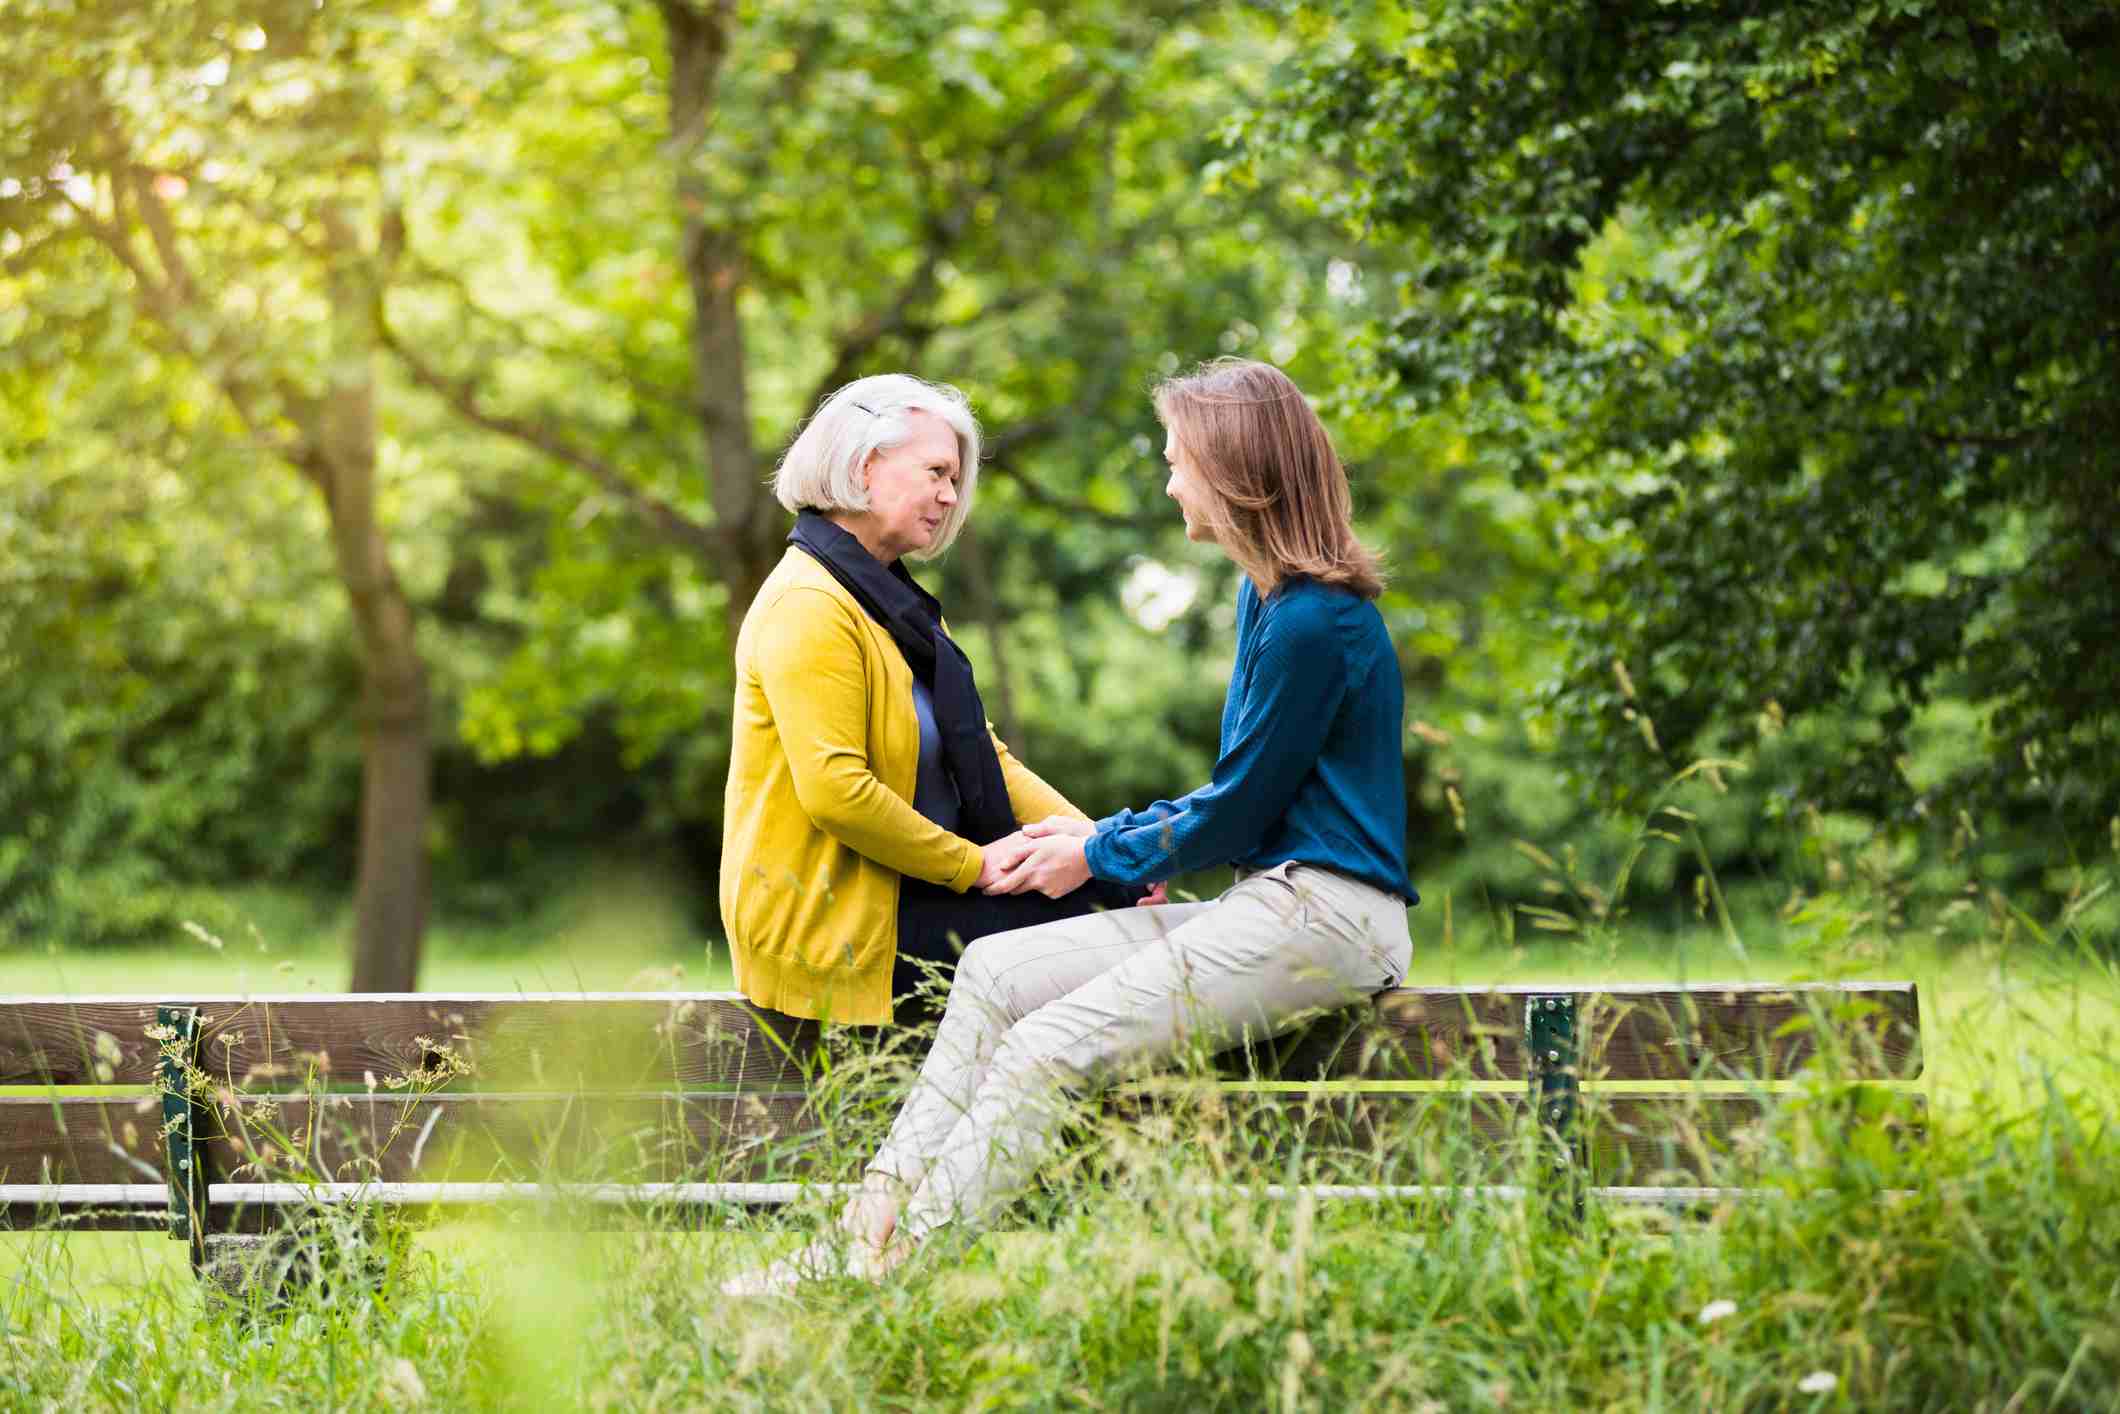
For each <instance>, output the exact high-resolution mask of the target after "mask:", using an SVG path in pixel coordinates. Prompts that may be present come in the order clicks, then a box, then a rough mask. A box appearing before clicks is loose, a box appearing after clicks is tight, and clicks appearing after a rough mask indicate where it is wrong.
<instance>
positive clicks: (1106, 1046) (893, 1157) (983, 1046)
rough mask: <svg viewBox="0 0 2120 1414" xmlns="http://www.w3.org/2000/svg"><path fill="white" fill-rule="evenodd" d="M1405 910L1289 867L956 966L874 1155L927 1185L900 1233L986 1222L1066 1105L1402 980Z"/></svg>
mask: <svg viewBox="0 0 2120 1414" xmlns="http://www.w3.org/2000/svg"><path fill="white" fill-rule="evenodd" d="M1411 949H1412V945H1411V943H1410V941H1409V940H1408V938H1407V933H1406V904H1405V901H1404V900H1403V899H1400V898H1398V897H1397V896H1396V895H1393V894H1390V893H1386V892H1384V891H1383V890H1381V889H1376V888H1372V887H1370V886H1369V885H1367V884H1364V883H1360V882H1358V881H1356V880H1354V879H1350V878H1348V877H1346V876H1345V875H1342V874H1337V873H1334V872H1333V871H1331V870H1329V869H1318V868H1313V867H1311V866H1308V865H1301V864H1282V865H1278V866H1276V867H1275V868H1272V869H1267V870H1262V871H1260V872H1258V873H1255V874H1251V875H1248V876H1246V877H1245V878H1243V879H1242V880H1241V881H1240V882H1238V883H1237V884H1236V885H1235V886H1234V887H1233V888H1231V889H1230V890H1229V891H1228V892H1227V893H1225V894H1223V895H1222V896H1221V897H1220V898H1218V899H1215V900H1213V901H1211V902H1208V903H1176V904H1163V905H1160V906H1153V907H1147V908H1127V909H1117V910H1114V911H1111V912H1108V913H1094V914H1090V915H1088V916H1086V917H1082V918H1071V919H1067V920H1065V921H1064V922H1059V923H1049V924H1044V925H1041V926H1039V927H1035V928H1022V929H1018V930H1016V931H1014V932H1009V933H996V934H993V935H991V936H989V937H985V938H981V939H979V940H978V941H977V942H974V943H973V944H972V945H971V946H970V947H969V948H967V949H966V950H965V953H964V956H963V958H962V959H960V960H959V962H958V964H957V973H956V979H955V981H954V982H953V983H952V985H951V988H950V998H949V1005H948V1008H947V1010H946V1011H945V1012H944V1013H943V1018H942V1023H941V1026H940V1027H939V1028H938V1030H937V1032H936V1036H935V1044H934V1047H933V1049H932V1050H930V1051H929V1052H928V1057H927V1060H926V1062H925V1064H923V1065H922V1066H921V1069H920V1076H919V1079H918V1080H917V1081H915V1083H914V1086H913V1090H912V1093H911V1095H910V1096H909V1097H908V1098H907V1100H906V1104H905V1108H904V1109H902V1110H901V1111H899V1114H898V1118H897V1120H896V1121H895V1122H894V1123H893V1125H892V1127H891V1134H890V1137H889V1138H888V1139H887V1140H886V1141H885V1142H884V1145H883V1147H882V1149H880V1150H878V1151H877V1154H876V1157H875V1158H874V1159H872V1160H870V1162H869V1166H868V1167H869V1172H871V1173H881V1174H888V1175H890V1176H892V1177H894V1178H896V1179H897V1180H898V1181H899V1182H900V1183H902V1184H904V1185H905V1186H906V1187H907V1188H908V1189H910V1190H911V1194H912V1196H911V1198H910V1199H909V1200H908V1202H907V1204H906V1207H905V1209H904V1211H903V1212H902V1213H901V1214H900V1216H899V1231H901V1232H903V1233H906V1234H908V1235H910V1236H912V1237H914V1238H916V1239H917V1238H922V1237H925V1236H927V1235H928V1234H929V1233H931V1232H933V1231H934V1230H935V1229H936V1228H939V1227H941V1226H943V1225H944V1224H946V1223H951V1222H960V1223H966V1224H971V1225H977V1224H979V1223H980V1222H982V1221H983V1220H984V1219H986V1218H987V1217H988V1216H989V1215H990V1214H991V1213H992V1212H993V1210H994V1209H995V1208H996V1207H998V1206H1000V1205H1001V1204H1003V1203H1005V1202H1006V1201H1007V1200H1008V1199H1009V1198H1010V1197H1011V1196H1012V1195H1013V1194H1015V1193H1016V1192H1017V1191H1018V1190H1019V1189H1020V1188H1021V1187H1022V1185H1023V1184H1024V1183H1025V1182H1027V1181H1028V1180H1029V1178H1030V1175H1031V1173H1032V1171H1033V1170H1034V1169H1035V1168H1036V1166H1037V1164H1038V1163H1039V1161H1040V1160H1042V1159H1043V1158H1044V1157H1045V1155H1046V1153H1047V1152H1048V1150H1049V1149H1050V1147H1051V1144H1052V1142H1053V1131H1054V1129H1055V1127H1056V1126H1057V1123H1058V1121H1059V1117H1060V1113H1061V1110H1062V1105H1061V1104H1060V1103H1059V1101H1060V1097H1061V1095H1062V1094H1064V1093H1065V1092H1067V1091H1076V1092H1082V1091H1087V1090H1091V1089H1094V1088H1095V1087H1097V1086H1099V1085H1101V1084H1104V1083H1107V1082H1108V1081H1110V1080H1111V1079H1112V1078H1114V1077H1115V1076H1117V1075H1119V1074H1121V1073H1122V1072H1124V1071H1127V1070H1129V1069H1132V1068H1139V1067H1143V1066H1146V1065H1149V1064H1153V1063H1154V1062H1157V1061H1160V1060H1163V1059H1165V1058H1167V1057H1169V1056H1172V1055H1175V1054H1176V1053H1177V1052H1178V1051H1179V1050H1180V1049H1182V1048H1183V1047H1184V1046H1185V1045H1186V1044H1187V1043H1188V1042H1189V1041H1190V1040H1191V1039H1192V1038H1193V1037H1195V1036H1200V1037H1203V1038H1205V1039H1207V1040H1208V1041H1209V1042H1210V1044H1214V1045H1216V1046H1217V1047H1218V1048H1219V1047H1220V1046H1221V1045H1224V1044H1227V1045H1235V1044H1237V1043H1238V1042H1239V1041H1241V1040H1243V1039H1245V1038H1246V1037H1249V1038H1251V1039H1254V1040H1258V1039H1263V1038H1265V1037H1267V1036H1271V1035H1273V1034H1275V1033H1277V1032H1280V1031H1285V1030H1287V1029H1288V1028H1290V1027H1291V1026H1293V1025H1295V1024H1296V1023H1298V1022H1300V1021H1302V1020H1304V1019H1306V1018H1308V1017H1311V1016H1315V1015H1317V1014H1318V1013H1319V1012H1323V1011H1331V1010H1335V1009H1337V1008H1340V1007H1343V1006H1347V1005H1348V1004H1350V1003H1352V1002H1355V1001H1358V1000H1360V999H1361V998H1364V997H1367V996H1370V995H1373V994H1374V993H1376V992H1379V991H1382V990H1383V989H1385V988H1387V987H1391V986H1394V985H1396V984H1397V983H1398V981H1399V979H1401V978H1403V977H1404V976H1405V975H1406V967H1407V963H1408V961H1409V959H1410V955H1411Z"/></svg>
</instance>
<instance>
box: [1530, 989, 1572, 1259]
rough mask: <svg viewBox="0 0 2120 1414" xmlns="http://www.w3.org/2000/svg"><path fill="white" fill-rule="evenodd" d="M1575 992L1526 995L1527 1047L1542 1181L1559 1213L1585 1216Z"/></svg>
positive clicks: (1566, 1217)
mask: <svg viewBox="0 0 2120 1414" xmlns="http://www.w3.org/2000/svg"><path fill="white" fill-rule="evenodd" d="M1576 1011H1577V1007H1576V1000H1575V997H1574V995H1573V994H1572V993H1567V992H1561V993H1556V994H1554V995H1551V996H1532V997H1527V998H1525V999H1524V1050H1525V1054H1526V1055H1527V1056H1528V1057H1529V1058H1530V1063H1529V1064H1528V1065H1526V1066H1525V1068H1524V1069H1525V1073H1526V1075H1527V1076H1528V1077H1529V1079H1530V1087H1531V1107H1532V1113H1533V1115H1534V1116H1535V1118H1536V1121H1537V1124H1538V1133H1539V1149H1540V1154H1539V1181H1540V1186H1541V1187H1542V1188H1543V1189H1544V1190H1545V1192H1546V1195H1547V1200H1548V1202H1549V1203H1550V1204H1551V1205H1552V1209H1553V1212H1554V1215H1555V1216H1556V1217H1557V1218H1559V1219H1560V1220H1562V1221H1563V1222H1567V1223H1579V1222H1581V1221H1582V1218H1583V1190H1584V1188H1585V1187H1586V1186H1587V1185H1586V1184H1585V1182H1584V1169H1585V1166H1586V1160H1587V1155H1586V1154H1585V1153H1584V1149H1583V1140H1582V1129H1581V1124H1580V1111H1581V1108H1582V1104H1581V1101H1582V1084H1581V1082H1582V1067H1581V1064H1580V1050H1579V1048H1578V1045H1577V1040H1576Z"/></svg>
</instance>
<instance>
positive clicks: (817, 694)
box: [721, 546, 1082, 1025]
mask: <svg viewBox="0 0 2120 1414" xmlns="http://www.w3.org/2000/svg"><path fill="white" fill-rule="evenodd" d="M991 729H992V728H991V725H989V731H991ZM733 732H734V736H733V740H732V741H731V743H730V753H729V784H728V792H727V796H726V799H725V800H724V802H723V813H722V857H721V920H722V926H723V927H724V928H725V929H726V930H727V932H728V935H729V951H730V952H731V953H732V954H733V955H734V956H735V960H736V985H737V987H738V988H739V989H740V990H741V991H742V992H743V994H744V995H745V996H747V997H749V998H750V999H751V1000H752V1001H754V1002H756V1003H758V1004H759V1005H760V1006H765V1007H771V1008H773V1009H774V1010H776V1011H783V1012H788V1013H790V1014H792V1015H795V1016H810V1017H820V1018H828V1019H830V1020H833V1021H838V1022H846V1023H851V1024H855V1025H877V1024H880V1023H883V1022H887V1021H889V1020H890V1019H891V965H892V963H893V962H894V961H895V960H896V958H897V953H898V880H899V877H900V876H901V875H907V874H910V875H912V876H913V877H914V878H916V879H926V880H928V881H930V882H932V883H937V884H945V885H947V886H949V887H950V888H952V889H954V890H956V891H957V892H958V893H963V892H964V891H965V890H966V889H968V888H970V887H971V886H972V881H973V880H975V879H977V878H978V877H979V847H978V846H977V845H975V844H973V843H972V842H971V841H970V840H968V839H965V838H964V837H963V836H961V835H954V834H951V833H950V832H949V831H947V830H944V829H942V828H941V827H940V826H938V825H936V824H934V823H933V822H932V821H930V820H928V819H927V817H925V816H923V815H922V814H920V813H919V812H918V811H916V810H915V809H913V806H912V799H913V787H914V782H915V780H916V778H917V776H918V774H919V770H920V722H919V718H918V717H916V716H915V715H914V711H913V670H912V668H911V667H910V666H909V665H908V664H907V663H906V660H905V655H904V654H903V653H902V652H900V651H899V648H898V645H897V643H895V642H894V641H893V640H892V638H891V635H890V633H889V631H888V630H886V629H885V628H884V627H883V626H882V625H881V624H879V623H877V622H876V621H875V620H874V619H872V618H870V617H869V615H868V612H867V611H866V610H865V609H863V608H862V607H861V605H860V603H859V602H857V601H856V600H855V598H854V596H853V595H852V594H850V593H848V592H847V590H846V589H845V588H844V587H843V586H842V585H841V584H840V583H839V581H837V580H835V579H833V578H832V576H831V574H830V573H829V572H828V571H827V570H826V569H825V567H824V566H823V565H820V564H819V563H817V561H816V560H814V559H812V558H811V557H810V556H809V555H808V554H806V553H805V552H803V551H801V550H798V549H796V548H794V547H792V546H790V547H789V549H788V552H787V554H786V555H785V556H784V557H783V558H782V559H781V562H780V564H779V565H778V566H777V567H775V569H774V570H773V573H772V574H771V575H769V576H767V578H766V582H765V585H764V587H763V588H761V589H760V590H759V591H758V597H757V598H756V599H755V600H753V601H752V604H751V609H750V612H749V613H747V614H745V615H744V621H743V628H742V629H741V630H740V631H739V632H738V633H737V636H736V712H735V722H734V727H733ZM994 749H995V750H996V751H997V752H999V753H1000V756H1001V773H1002V775H1003V777H1004V778H1005V779H1006V780H1007V782H1008V795H1009V805H1010V808H1011V809H1013V810H1014V812H1015V815H1016V819H1017V820H1018V821H1022V822H1027V821H1032V820H1042V819H1044V818H1045V817H1046V816H1048V815H1073V816H1077V817H1079V816H1080V815H1081V814H1082V812H1081V811H1079V810H1077V809H1076V808H1075V807H1074V806H1073V805H1071V804H1069V803H1068V801H1067V798H1066V797H1065V796H1063V795H1061V794H1060V793H1059V792H1058V791H1056V790H1054V789H1053V788H1052V787H1051V786H1049V785H1047V784H1046V783H1045V782H1044V781H1042V780H1040V779H1038V777H1037V775H1036V774H1034V773H1033V772H1032V771H1031V770H1030V769H1029V768H1028V767H1026V766H1024V765H1023V764H1022V763H1021V762H1019V761H1017V760H1016V758H1015V757H1013V756H1011V755H1010V754H1009V751H1008V748H1007V747H1006V746H1003V745H1002V744H1001V740H1000V738H999V737H996V738H995V739H994Z"/></svg>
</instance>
